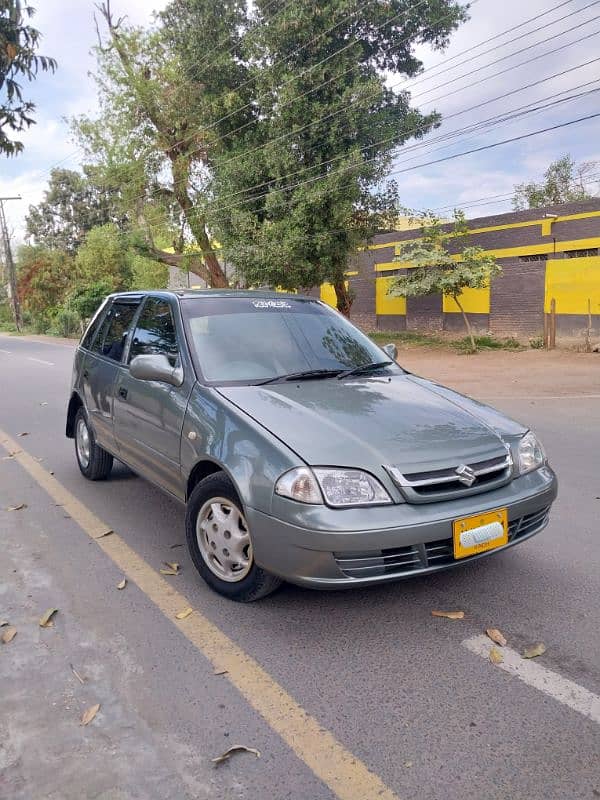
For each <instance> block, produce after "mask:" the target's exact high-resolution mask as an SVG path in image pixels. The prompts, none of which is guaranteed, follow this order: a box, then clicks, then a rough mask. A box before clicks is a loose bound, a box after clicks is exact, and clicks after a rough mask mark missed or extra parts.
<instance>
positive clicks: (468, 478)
mask: <svg viewBox="0 0 600 800" xmlns="http://www.w3.org/2000/svg"><path fill="white" fill-rule="evenodd" d="M455 472H456V474H457V476H458V480H459V481H460V482H461V483H464V485H465V486H473V484H474V483H475V481H476V480H477V476H476V475H475V473H474V472H473V470H472V469H471V467H468V466H467V465H466V464H459V465H458V467H457V468H456V469H455Z"/></svg>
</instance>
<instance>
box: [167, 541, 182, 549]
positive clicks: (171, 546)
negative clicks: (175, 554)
mask: <svg viewBox="0 0 600 800" xmlns="http://www.w3.org/2000/svg"><path fill="white" fill-rule="evenodd" d="M176 547H183V543H182V544H172V545H169V549H170V550H175V548H176Z"/></svg>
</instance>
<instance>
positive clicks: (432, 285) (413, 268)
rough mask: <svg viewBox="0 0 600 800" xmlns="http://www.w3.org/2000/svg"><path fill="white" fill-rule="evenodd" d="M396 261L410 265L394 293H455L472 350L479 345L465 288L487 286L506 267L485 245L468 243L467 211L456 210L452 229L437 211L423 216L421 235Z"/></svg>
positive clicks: (406, 245)
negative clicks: (465, 301) (465, 304)
mask: <svg viewBox="0 0 600 800" xmlns="http://www.w3.org/2000/svg"><path fill="white" fill-rule="evenodd" d="M396 261H399V262H402V265H403V266H406V268H407V270H408V271H407V273H406V275H402V276H400V277H398V278H397V279H396V280H395V281H394V282H393V283H392V284H391V286H390V288H389V290H388V292H389V293H390V294H395V295H402V296H403V297H421V296H423V295H428V294H444V295H446V296H447V297H451V298H452V299H453V300H454V302H455V303H456V305H457V306H458V309H459V310H460V313H461V314H462V318H463V321H464V323H465V329H466V331H467V334H468V336H469V338H470V340H471V348H472V352H474V353H475V352H476V351H477V345H476V342H475V337H474V335H473V330H472V328H471V323H470V322H469V318H468V316H467V314H466V313H465V310H464V308H463V305H462V302H461V294H462V292H463V289H483V288H485V287H486V286H489V285H490V281H491V279H492V278H493V277H495V276H496V275H499V274H500V272H501V271H502V267H501V266H500V264H498V263H497V261H496V259H495V257H494V256H492V255H489V254H488V253H486V252H485V251H484V250H483V249H482V248H481V247H474V246H471V245H469V244H468V227H467V223H466V221H465V217H464V214H463V213H462V212H460V211H455V212H454V223H453V225H452V226H451V227H450V229H449V230H448V226H447V225H443V224H442V222H441V220H440V219H439V218H438V217H436V216H435V215H433V214H426V215H425V216H424V218H423V225H422V228H421V237H420V238H419V239H415V240H414V241H410V242H408V243H407V244H405V245H404V246H403V247H402V249H401V251H400V253H399V254H398V255H397V256H396Z"/></svg>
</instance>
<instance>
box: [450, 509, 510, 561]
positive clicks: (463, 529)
mask: <svg viewBox="0 0 600 800" xmlns="http://www.w3.org/2000/svg"><path fill="white" fill-rule="evenodd" d="M452 533H453V539H454V558H466V557H467V556H473V555H475V554H476V553H485V552H486V550H494V549H495V548H496V547H502V545H503V544H506V543H507V542H508V512H507V510H506V509H505V508H497V509H496V510H495V511H485V512H483V513H482V514H474V515H473V516H472V517H463V518H462V519H457V520H455V521H454V522H453V524H452Z"/></svg>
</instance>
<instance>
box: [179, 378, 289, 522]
mask: <svg viewBox="0 0 600 800" xmlns="http://www.w3.org/2000/svg"><path fill="white" fill-rule="evenodd" d="M201 461H212V462H213V463H215V464H216V465H218V466H219V467H221V468H222V469H223V470H224V471H225V472H227V474H228V475H229V476H230V478H231V480H232V481H233V483H234V485H235V488H236V490H237V493H238V495H239V496H240V499H241V501H242V503H243V504H244V505H248V506H252V507H253V508H256V509H258V510H260V511H263V512H264V513H266V514H270V513H271V511H272V503H273V487H274V486H275V481H276V480H277V478H278V477H279V476H280V475H281V474H282V473H284V472H286V471H287V470H288V469H292V468H293V467H297V466H303V465H304V462H303V461H302V459H300V458H299V456H297V455H296V454H295V453H294V452H293V451H292V450H290V449H289V448H288V447H287V446H286V445H285V444H284V443H283V442H282V441H280V440H279V439H277V437H275V436H273V435H272V434H271V433H270V432H269V431H267V430H266V429H265V428H263V426H262V425H259V424H258V423H257V422H255V421H254V420H253V419H252V418H251V417H250V416H248V415H247V414H245V413H244V412H243V411H242V410H241V409H239V408H238V407H237V406H235V405H233V403H231V402H230V401H229V400H227V399H226V398H225V397H223V396H222V395H221V394H220V393H219V392H218V391H217V390H216V389H214V388H212V387H208V386H202V385H201V384H196V386H195V387H194V389H193V390H192V395H191V397H190V400H189V403H188V407H187V411H186V415H185V419H184V422H183V429H182V432H181V470H182V477H183V479H184V481H185V482H186V483H187V481H188V479H189V476H190V474H191V472H192V470H193V469H194V467H195V466H196V464H198V462H201Z"/></svg>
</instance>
